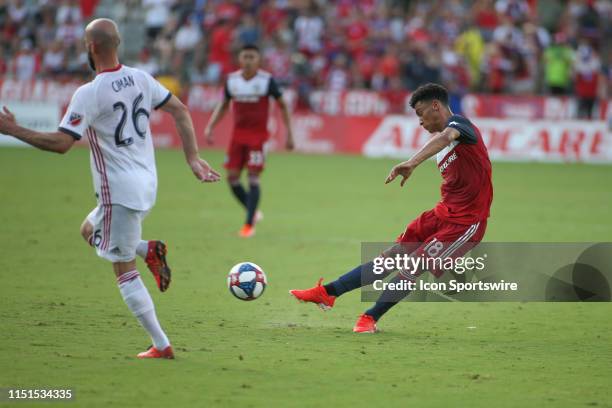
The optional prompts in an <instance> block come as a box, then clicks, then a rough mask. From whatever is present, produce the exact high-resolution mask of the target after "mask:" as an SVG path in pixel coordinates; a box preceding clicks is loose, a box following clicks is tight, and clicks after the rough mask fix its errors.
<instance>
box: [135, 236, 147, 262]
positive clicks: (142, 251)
mask: <svg viewBox="0 0 612 408" xmlns="http://www.w3.org/2000/svg"><path fill="white" fill-rule="evenodd" d="M148 251H149V241H143V240H140V243H139V244H138V246H136V254H137V255H138V256H139V257H141V258H142V259H145V258H146V257H147V252H148Z"/></svg>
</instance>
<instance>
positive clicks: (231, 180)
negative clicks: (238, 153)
mask: <svg viewBox="0 0 612 408" xmlns="http://www.w3.org/2000/svg"><path fill="white" fill-rule="evenodd" d="M227 182H228V184H229V185H230V186H236V185H238V184H240V173H238V172H235V171H230V172H228V173H227Z"/></svg>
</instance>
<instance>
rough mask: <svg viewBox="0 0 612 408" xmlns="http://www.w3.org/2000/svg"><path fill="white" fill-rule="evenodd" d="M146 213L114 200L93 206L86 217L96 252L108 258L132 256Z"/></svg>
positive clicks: (127, 257) (132, 257)
mask: <svg viewBox="0 0 612 408" xmlns="http://www.w3.org/2000/svg"><path fill="white" fill-rule="evenodd" d="M148 213H149V211H138V210H131V209H129V208H126V207H124V206H122V205H117V204H113V205H98V206H97V207H96V208H94V209H93V210H92V211H91V212H90V213H89V215H87V220H88V221H89V222H90V223H91V224H92V225H93V239H92V241H93V245H94V247H95V248H96V252H97V253H98V256H99V257H101V258H104V259H107V260H109V261H111V262H129V261H132V260H134V259H135V258H136V247H137V246H138V244H139V243H140V239H141V235H142V221H143V220H144V218H145V217H146V216H147V214H148Z"/></svg>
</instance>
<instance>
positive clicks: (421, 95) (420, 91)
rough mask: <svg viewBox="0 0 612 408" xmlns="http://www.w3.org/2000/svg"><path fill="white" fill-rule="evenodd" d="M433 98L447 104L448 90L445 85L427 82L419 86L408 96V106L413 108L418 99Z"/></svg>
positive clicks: (429, 99)
mask: <svg viewBox="0 0 612 408" xmlns="http://www.w3.org/2000/svg"><path fill="white" fill-rule="evenodd" d="M434 99H437V100H439V101H440V102H442V103H443V104H444V105H448V91H447V90H446V88H445V87H443V86H442V85H439V84H434V83H431V82H430V83H428V84H425V85H421V86H419V87H418V88H417V89H416V90H415V91H414V92H413V93H412V95H411V96H410V102H409V103H410V107H411V108H412V109H414V105H416V104H417V103H418V102H419V101H424V102H426V101H432V100H434Z"/></svg>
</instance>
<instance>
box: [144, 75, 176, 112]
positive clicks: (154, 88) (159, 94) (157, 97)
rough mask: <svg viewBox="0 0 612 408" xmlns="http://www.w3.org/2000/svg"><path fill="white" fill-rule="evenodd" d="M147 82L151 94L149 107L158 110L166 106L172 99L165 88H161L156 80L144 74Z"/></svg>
mask: <svg viewBox="0 0 612 408" xmlns="http://www.w3.org/2000/svg"><path fill="white" fill-rule="evenodd" d="M145 75H146V77H147V81H149V90H150V92H151V106H152V107H153V109H159V108H161V107H162V106H164V105H165V104H166V102H168V101H169V100H170V98H171V97H172V92H170V91H169V90H168V89H167V88H166V87H165V86H163V85H162V84H161V83H160V82H159V81H158V80H157V79H155V78H153V77H152V76H151V75H149V74H145Z"/></svg>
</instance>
